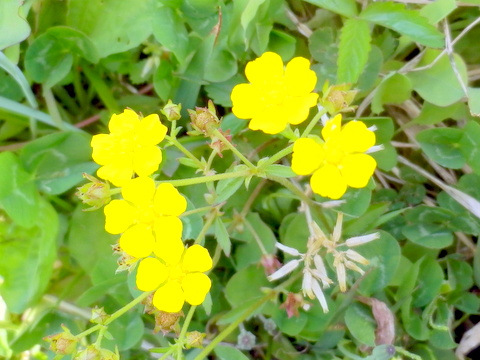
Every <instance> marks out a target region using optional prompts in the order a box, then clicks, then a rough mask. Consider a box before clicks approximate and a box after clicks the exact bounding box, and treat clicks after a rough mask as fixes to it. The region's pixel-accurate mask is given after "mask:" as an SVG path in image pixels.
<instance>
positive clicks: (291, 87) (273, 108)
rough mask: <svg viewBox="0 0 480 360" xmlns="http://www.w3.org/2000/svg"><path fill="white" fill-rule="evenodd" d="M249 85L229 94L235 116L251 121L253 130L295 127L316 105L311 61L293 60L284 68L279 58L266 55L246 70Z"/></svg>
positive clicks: (271, 131) (315, 80) (251, 63)
mask: <svg viewBox="0 0 480 360" xmlns="http://www.w3.org/2000/svg"><path fill="white" fill-rule="evenodd" d="M245 75H246V76H247V79H248V81H250V84H239V85H236V86H235V87H234V88H233V90H232V94H231V98H232V103H233V108H232V111H233V113H234V114H235V116H237V117H239V118H240V119H251V120H250V123H249V127H250V129H252V130H262V131H263V132H265V133H267V134H278V133H279V132H281V131H283V130H284V129H285V127H286V126H287V124H292V125H298V124H300V123H301V122H303V121H305V120H306V119H307V117H308V113H309V111H310V108H311V107H313V106H315V105H316V104H317V100H318V94H315V93H312V91H313V89H314V88H315V85H316V83H317V76H316V74H315V72H313V71H312V70H310V61H308V60H307V59H305V58H303V57H296V58H294V59H292V60H291V61H290V62H289V63H288V64H287V66H286V67H284V66H283V61H282V58H281V57H280V55H278V54H275V53H273V52H266V53H264V54H263V55H262V56H260V57H259V58H258V59H256V60H254V61H250V62H249V63H248V64H247V66H246V68H245Z"/></svg>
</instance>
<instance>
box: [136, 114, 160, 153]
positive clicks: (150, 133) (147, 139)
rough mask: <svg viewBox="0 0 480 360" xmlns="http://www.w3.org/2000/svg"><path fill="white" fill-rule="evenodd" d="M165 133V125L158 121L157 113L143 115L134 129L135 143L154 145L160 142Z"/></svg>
mask: <svg viewBox="0 0 480 360" xmlns="http://www.w3.org/2000/svg"><path fill="white" fill-rule="evenodd" d="M166 134H167V127H166V126H165V125H163V124H162V123H161V122H160V118H159V117H158V115H157V114H152V115H148V116H147V117H144V118H143V119H142V120H141V121H140V123H139V124H138V126H137V129H136V135H137V138H136V141H137V144H139V145H142V146H154V145H157V144H158V143H159V142H161V141H162V140H163V139H164V138H165V135H166Z"/></svg>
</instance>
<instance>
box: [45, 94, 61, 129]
mask: <svg viewBox="0 0 480 360" xmlns="http://www.w3.org/2000/svg"><path fill="white" fill-rule="evenodd" d="M42 95H43V98H44V99H45V103H46V104H47V109H48V112H49V113H50V115H51V117H52V119H53V122H54V123H55V126H57V127H58V128H59V129H61V130H65V124H64V123H63V121H62V116H61V115H60V111H59V110H58V106H57V102H56V101H55V97H54V96H53V93H52V89H51V88H49V87H48V86H43V87H42Z"/></svg>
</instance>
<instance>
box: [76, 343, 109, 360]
mask: <svg viewBox="0 0 480 360" xmlns="http://www.w3.org/2000/svg"><path fill="white" fill-rule="evenodd" d="M73 360H102V353H101V351H100V350H99V349H97V348H96V347H95V345H90V346H88V347H87V348H85V349H83V350H82V351H79V352H78V353H77V355H75V357H74V358H73Z"/></svg>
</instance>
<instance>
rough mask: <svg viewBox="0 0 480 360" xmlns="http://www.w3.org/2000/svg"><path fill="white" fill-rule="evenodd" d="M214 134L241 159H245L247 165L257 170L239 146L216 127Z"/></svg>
mask: <svg viewBox="0 0 480 360" xmlns="http://www.w3.org/2000/svg"><path fill="white" fill-rule="evenodd" d="M213 134H214V135H215V136H216V137H218V138H219V139H220V140H221V141H222V142H223V143H224V144H225V145H226V146H227V147H228V148H229V149H230V150H231V151H232V152H233V153H234V154H235V155H236V156H237V157H238V158H239V159H240V160H242V161H243V163H244V164H245V165H247V166H248V167H249V168H250V169H251V170H255V171H256V170H257V168H256V167H255V165H253V164H252V163H251V162H250V160H248V159H247V158H246V157H245V156H244V155H243V154H242V153H241V152H240V151H238V150H237V148H236V147H235V146H234V145H233V144H232V143H231V142H230V141H229V140H228V139H227V138H226V137H225V136H223V134H222V133H221V132H220V131H218V129H215V130H214V131H213Z"/></svg>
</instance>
